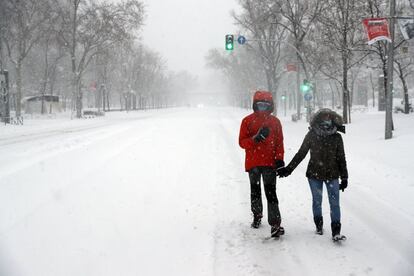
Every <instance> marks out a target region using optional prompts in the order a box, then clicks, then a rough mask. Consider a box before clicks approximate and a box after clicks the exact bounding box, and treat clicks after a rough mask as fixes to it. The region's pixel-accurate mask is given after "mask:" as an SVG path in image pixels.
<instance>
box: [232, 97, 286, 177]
mask: <svg viewBox="0 0 414 276" xmlns="http://www.w3.org/2000/svg"><path fill="white" fill-rule="evenodd" d="M258 101H266V102H270V103H271V104H272V107H273V98H272V94H271V93H270V92H267V91H257V92H256V93H255V94H254V97H253V109H254V110H255V109H256V108H255V103H256V102H258ZM272 112H273V108H272V110H270V111H257V110H255V111H254V112H253V113H252V114H250V115H248V116H247V117H245V118H244V119H243V121H242V123H241V126H240V134H239V145H240V147H242V148H243V149H245V150H246V160H245V168H246V171H249V170H250V169H252V168H254V167H259V166H264V167H273V168H275V167H276V166H275V165H276V164H275V162H276V160H283V158H284V152H285V151H284V148H283V132H282V125H281V124H280V121H279V119H278V118H276V117H275V116H273V115H272V114H271V113H272ZM262 127H268V128H269V130H270V132H269V136H268V137H267V138H266V139H265V140H264V141H261V142H258V143H256V142H255V141H254V140H253V137H254V136H255V135H256V134H257V132H258V131H259V129H260V128H262Z"/></svg>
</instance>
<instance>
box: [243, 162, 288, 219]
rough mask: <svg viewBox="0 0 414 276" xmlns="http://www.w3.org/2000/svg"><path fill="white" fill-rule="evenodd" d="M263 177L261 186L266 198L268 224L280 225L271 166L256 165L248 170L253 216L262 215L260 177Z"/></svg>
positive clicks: (274, 179)
mask: <svg viewBox="0 0 414 276" xmlns="http://www.w3.org/2000/svg"><path fill="white" fill-rule="evenodd" d="M261 177H262V178H263V186H264V190H265V194H266V199H267V213H268V217H267V221H268V223H269V224H270V225H277V226H279V225H280V222H281V218H280V211H279V201H278V199H277V195H276V172H275V171H274V169H273V168H271V167H256V168H253V169H251V170H250V171H249V178H250V200H251V209H252V212H253V215H254V216H262V213H263V204H262V192H261V185H260V178H261Z"/></svg>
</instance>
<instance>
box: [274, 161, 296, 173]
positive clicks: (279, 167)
mask: <svg viewBox="0 0 414 276" xmlns="http://www.w3.org/2000/svg"><path fill="white" fill-rule="evenodd" d="M291 173H292V169H291V168H289V167H285V162H284V161H283V160H276V175H278V176H279V177H286V176H289V175H290V174H291Z"/></svg>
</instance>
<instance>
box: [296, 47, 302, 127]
mask: <svg viewBox="0 0 414 276" xmlns="http://www.w3.org/2000/svg"><path fill="white" fill-rule="evenodd" d="M301 100H302V97H301V92H300V61H299V54H298V53H296V112H297V113H296V114H297V120H300V108H301V104H302V101H301Z"/></svg>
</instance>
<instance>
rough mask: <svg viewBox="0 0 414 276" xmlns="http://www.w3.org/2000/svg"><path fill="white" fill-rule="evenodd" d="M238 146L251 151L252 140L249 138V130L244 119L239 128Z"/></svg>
mask: <svg viewBox="0 0 414 276" xmlns="http://www.w3.org/2000/svg"><path fill="white" fill-rule="evenodd" d="M239 145H240V147H241V148H243V149H251V148H253V146H254V141H253V138H252V137H250V133H249V129H248V127H247V120H246V118H244V119H243V121H242V123H241V126H240V134H239Z"/></svg>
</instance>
